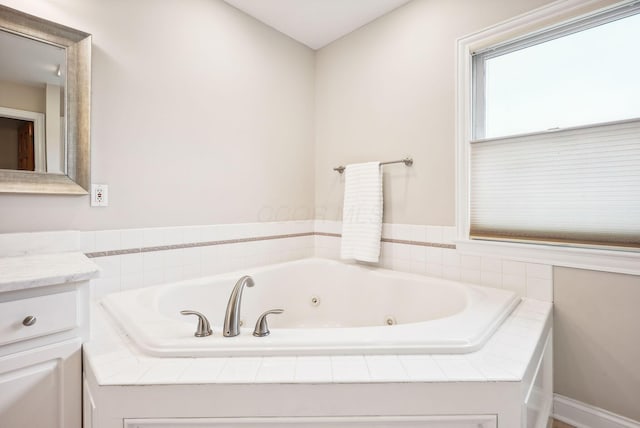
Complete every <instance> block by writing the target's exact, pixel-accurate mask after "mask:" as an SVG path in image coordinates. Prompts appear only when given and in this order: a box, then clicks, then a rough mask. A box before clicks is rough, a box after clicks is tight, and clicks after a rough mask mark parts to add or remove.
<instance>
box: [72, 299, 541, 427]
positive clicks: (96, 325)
mask: <svg viewBox="0 0 640 428" xmlns="http://www.w3.org/2000/svg"><path fill="white" fill-rule="evenodd" d="M92 314H93V319H92V328H93V340H92V341H91V342H89V343H88V344H87V345H86V347H85V353H84V358H85V361H84V370H85V403H90V407H89V408H87V407H85V415H88V416H89V417H90V418H91V419H92V420H93V421H94V425H93V426H100V427H104V428H115V427H122V425H123V419H127V418H142V419H146V420H151V419H154V418H160V419H156V420H161V419H164V418H168V419H165V420H167V421H168V420H172V421H173V422H174V424H175V423H176V422H177V421H178V420H184V419H179V418H192V419H190V420H196V419H193V418H219V417H226V418H230V417H239V418H249V417H279V416H287V417H295V416H307V417H308V416H318V415H323V416H327V417H329V416H350V415H360V416H380V415H394V416H399V415H406V416H409V415H411V416H414V415H443V414H445V415H486V414H492V415H497V417H498V419H499V420H500V421H501V424H502V425H500V426H503V425H504V426H508V427H516V426H521V421H522V417H523V413H522V412H523V409H531V407H530V405H531V400H529V397H530V396H531V395H530V394H529V393H528V391H529V390H530V389H529V388H530V387H531V386H532V385H534V384H535V385H538V382H537V381H534V376H535V375H536V373H538V376H543V377H544V379H546V380H545V381H544V382H543V383H542V385H545V386H544V391H545V392H544V396H545V397H547V398H545V399H544V404H543V405H542V407H541V409H540V411H541V414H542V415H543V417H544V414H545V413H546V412H548V411H549V406H550V403H551V389H550V382H549V377H548V375H549V372H548V370H549V368H550V362H551V347H550V344H551V340H550V335H551V330H550V328H551V327H550V326H551V304H550V303H548V302H540V301H534V300H525V301H524V302H522V304H521V305H520V306H519V307H518V308H517V309H516V310H515V311H514V312H513V313H512V314H511V316H510V318H509V319H508V320H507V321H506V322H505V323H504V324H503V325H502V326H501V328H500V329H499V330H498V331H497V332H496V334H495V335H494V336H493V337H492V339H491V340H490V342H489V343H488V344H487V345H485V347H484V348H483V349H482V350H480V351H478V352H475V353H472V354H466V355H438V356H432V355H410V356H407V355H354V356H324V357H313V356H308V357H261V358H250V357H235V358H150V357H148V356H145V355H142V354H140V353H138V352H137V351H136V348H135V346H133V344H131V343H130V342H129V340H128V338H127V337H126V336H125V335H123V334H122V333H121V332H119V331H118V330H117V329H116V328H114V326H113V324H112V323H111V322H110V321H109V320H108V319H107V318H106V317H105V315H106V314H104V313H102V310H101V308H100V307H99V306H96V307H94V310H93V311H92ZM543 352H544V354H543ZM542 355H544V359H542V358H541V356H542ZM540 362H543V363H542V365H540V366H538V364H539V363H540ZM538 367H541V369H540V370H539V371H538ZM543 374H544V375H543ZM185 394H189V400H188V401H187V402H185V401H184V400H182V399H180V397H184V396H185ZM140 403H144V405H143V406H141V405H140ZM523 403H529V407H523ZM534 409H535V404H534ZM174 418H177V419H174ZM142 419H141V420H142ZM197 420H205V419H197ZM96 424H97V425H96Z"/></svg>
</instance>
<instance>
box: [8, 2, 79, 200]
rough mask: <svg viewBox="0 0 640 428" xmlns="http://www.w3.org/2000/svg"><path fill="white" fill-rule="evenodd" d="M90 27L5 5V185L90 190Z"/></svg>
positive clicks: (66, 191) (15, 189)
mask: <svg viewBox="0 0 640 428" xmlns="http://www.w3.org/2000/svg"><path fill="white" fill-rule="evenodd" d="M90 94H91V35H90V34H87V33H85V32H82V31H78V30H75V29H73V28H69V27H66V26H64V25H60V24H57V23H55V22H51V21H47V20H44V19H42V18H38V17H36V16H33V15H28V14H26V13H22V12H20V11H18V10H15V9H11V8H8V7H6V6H3V5H0V192H10V193H51V194H56V193H58V194H72V195H83V194H87V189H88V188H89V182H90V176H89V160H90V157H89V146H90V141H89V139H90V110H91V98H90V96H91V95H90Z"/></svg>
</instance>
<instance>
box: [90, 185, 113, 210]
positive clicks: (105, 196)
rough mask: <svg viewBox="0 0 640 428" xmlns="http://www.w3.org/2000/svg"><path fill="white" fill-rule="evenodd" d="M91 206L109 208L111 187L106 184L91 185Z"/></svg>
mask: <svg viewBox="0 0 640 428" xmlns="http://www.w3.org/2000/svg"><path fill="white" fill-rule="evenodd" d="M91 206H92V207H107V206H109V186H108V185H106V184H91Z"/></svg>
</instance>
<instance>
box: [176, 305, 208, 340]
mask: <svg viewBox="0 0 640 428" xmlns="http://www.w3.org/2000/svg"><path fill="white" fill-rule="evenodd" d="M180 313H181V314H182V315H195V316H197V317H198V329H197V330H196V332H195V333H193V335H194V336H196V337H206V336H211V333H212V332H211V325H210V324H209V320H208V319H207V317H205V316H204V315H202V314H201V313H200V312H196V311H180Z"/></svg>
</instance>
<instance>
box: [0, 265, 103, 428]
mask: <svg viewBox="0 0 640 428" xmlns="http://www.w3.org/2000/svg"><path fill="white" fill-rule="evenodd" d="M97 271H98V268H97V267H96V266H95V265H94V264H93V263H91V262H90V261H89V260H88V259H86V257H84V255H82V254H79V253H74V254H61V255H55V256H54V255H49V256H27V257H9V258H0V427H2V428H80V427H81V426H82V422H81V416H82V343H83V341H85V340H86V339H87V338H88V337H87V336H88V327H89V325H88V324H89V323H88V308H89V298H88V296H89V289H88V287H89V282H88V278H90V277H93V276H95V274H97Z"/></svg>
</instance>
